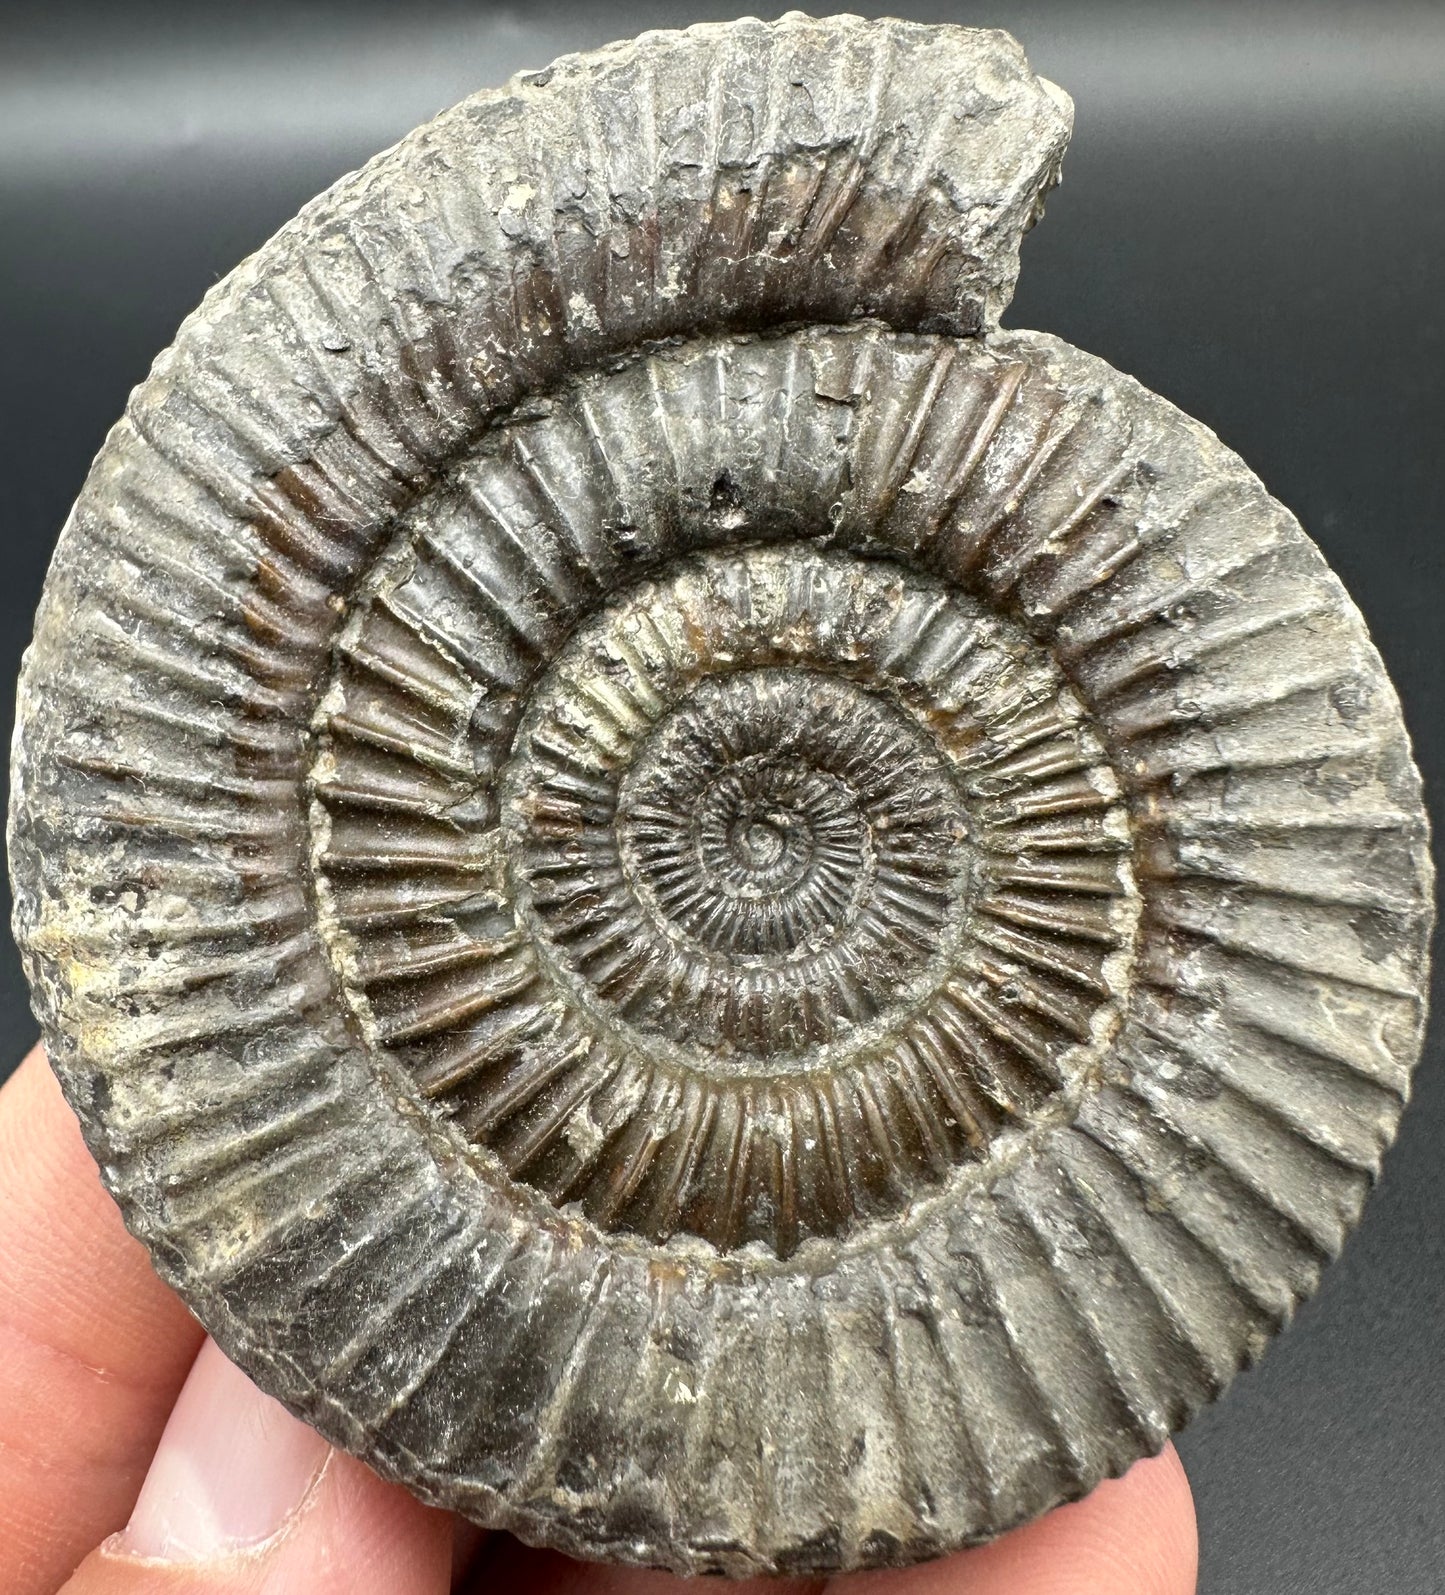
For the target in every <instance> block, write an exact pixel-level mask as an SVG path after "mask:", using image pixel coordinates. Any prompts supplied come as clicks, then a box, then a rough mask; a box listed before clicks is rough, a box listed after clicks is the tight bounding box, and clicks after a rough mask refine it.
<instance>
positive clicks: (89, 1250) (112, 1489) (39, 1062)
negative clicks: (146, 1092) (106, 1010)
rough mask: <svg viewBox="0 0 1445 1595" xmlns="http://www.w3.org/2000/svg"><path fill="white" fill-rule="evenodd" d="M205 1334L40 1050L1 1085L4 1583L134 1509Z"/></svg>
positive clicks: (31, 1577)
mask: <svg viewBox="0 0 1445 1595" xmlns="http://www.w3.org/2000/svg"><path fill="white" fill-rule="evenodd" d="M200 1342H201V1331H200V1329H199V1328H198V1327H197V1325H196V1323H195V1321H194V1320H193V1319H192V1318H191V1316H190V1314H189V1313H187V1312H186V1310H185V1308H184V1307H183V1306H182V1305H181V1303H180V1302H179V1301H178V1300H177V1298H176V1297H175V1296H174V1295H173V1294H172V1293H171V1292H170V1291H169V1290H167V1289H166V1288H165V1286H164V1285H162V1284H161V1282H160V1280H159V1279H157V1278H156V1276H155V1273H154V1272H153V1270H152V1269H151V1266H150V1261H149V1259H148V1258H147V1256H146V1253H145V1249H144V1248H143V1247H142V1246H141V1245H140V1244H139V1242H137V1241H135V1240H133V1239H132V1238H131V1236H129V1235H128V1234H127V1233H126V1230H125V1226H124V1225H123V1224H122V1223H121V1218H120V1213H119V1212H118V1211H117V1209H116V1206H115V1203H114V1202H112V1201H111V1199H110V1197H109V1196H108V1195H107V1194H106V1192H105V1190H104V1188H103V1187H102V1185H101V1183H100V1176H99V1174H98V1172H97V1170H96V1167H95V1163H94V1161H93V1160H92V1159H91V1156H90V1153H89V1152H88V1151H86V1148H85V1143H84V1142H83V1141H82V1140H81V1137H80V1127H79V1126H78V1125H77V1123H76V1122H75V1115H74V1114H73V1113H72V1112H71V1111H70V1109H69V1107H68V1106H67V1105H66V1102H65V1099H64V1098H63V1097H62V1096H61V1094H60V1087H59V1086H58V1085H57V1084H56V1081H55V1077H54V1075H52V1074H51V1072H50V1069H49V1067H48V1065H47V1064H46V1061H45V1055H44V1053H42V1052H41V1050H40V1049H39V1047H37V1048H35V1050H34V1051H32V1052H31V1053H30V1055H29V1057H27V1058H26V1060H25V1062H24V1063H23V1064H21V1066H20V1068H19V1069H18V1070H17V1071H16V1073H15V1074H14V1075H13V1076H12V1077H11V1079H10V1080H9V1082H8V1083H7V1084H6V1085H5V1087H4V1089H3V1090H0V1589H4V1590H5V1591H7V1595H42V1592H44V1595H50V1592H52V1591H54V1590H55V1589H56V1588H57V1587H58V1586H59V1585H60V1583H61V1582H62V1581H63V1580H64V1579H65V1577H66V1576H67V1575H68V1574H69V1573H70V1571H71V1570H72V1568H74V1567H75V1565H76V1563H77V1562H79V1560H80V1559H81V1557H82V1556H84V1555H85V1553H86V1552H87V1551H88V1550H90V1548H91V1547H92V1546H93V1545H95V1544H96V1542H97V1541H98V1540H100V1539H101V1538H103V1537H104V1536H105V1535H106V1534H109V1533H111V1532H112V1531H113V1530H115V1529H118V1528H119V1527H120V1526H121V1525H122V1524H123V1523H124V1522H125V1520H126V1518H127V1517H128V1516H129V1514H130V1509H131V1505H132V1503H133V1502H134V1500H135V1496H136V1491H137V1490H138V1489H139V1488H140V1482H141V1480H142V1478H144V1476H145V1470H146V1464H147V1463H148V1462H149V1461H150V1457H151V1453H152V1451H154V1449H155V1446H156V1442H157V1440H159V1438H160V1435H161V1430H162V1428H163V1427H164V1425H165V1421H166V1415H167V1413H169V1411H170V1410H171V1406H172V1404H173V1403H174V1401H175V1398H176V1392H177V1391H178V1390H179V1389H180V1387H181V1384H182V1382H183V1381H184V1379H185V1377H186V1371H187V1369H188V1368H189V1367H190V1364H191V1361H192V1359H193V1358H194V1357H195V1354H196V1348H197V1347H198V1346H199V1345H200Z"/></svg>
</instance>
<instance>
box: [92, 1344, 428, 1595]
mask: <svg viewBox="0 0 1445 1595" xmlns="http://www.w3.org/2000/svg"><path fill="white" fill-rule="evenodd" d="M454 1526H455V1520H454V1519H453V1518H452V1517H451V1516H450V1514H448V1513H446V1512H438V1511H434V1510H433V1509H432V1508H430V1507H425V1506H423V1505H422V1504H421V1503H420V1502H419V1501H417V1500H415V1499H413V1498H412V1497H411V1496H410V1495H408V1494H407V1493H406V1491H405V1490H403V1489H401V1488H400V1487H399V1486H398V1485H394V1484H386V1483H384V1482H383V1481H382V1480H381V1479H379V1478H377V1476H376V1475H375V1474H374V1473H372V1472H371V1471H370V1470H369V1469H367V1468H365V1467H363V1466H362V1464H361V1463H360V1462H357V1461H356V1460H355V1459H354V1458H352V1457H348V1456H346V1455H344V1454H343V1453H341V1452H339V1451H333V1450H332V1449H331V1448H330V1447H329V1446H328V1445H327V1444H326V1442H325V1441H324V1440H323V1439H322V1438H321V1436H320V1435H318V1434H316V1433H315V1432H314V1431H313V1430H311V1429H309V1428H308V1427H307V1426H306V1425H305V1424H304V1423H302V1422H301V1421H300V1420H299V1419H297V1418H293V1417H292V1416H291V1415H290V1413H288V1412H287V1411H286V1410H285V1408H284V1407H282V1406H281V1405H280V1404H279V1403H278V1402H275V1401H273V1400H272V1399H271V1398H270V1397H269V1396H264V1395H262V1394H261V1392H260V1391H259V1390H257V1388H256V1387H255V1385H253V1384H252V1383H251V1381H250V1380H249V1379H247V1378H246V1376H245V1375H244V1374H243V1373H241V1372H240V1371H239V1370H238V1369H237V1368H235V1367H233V1366H232V1365H231V1364H230V1363H229V1362H227V1361H226V1359H225V1357H223V1356H222V1355H221V1353H220V1351H219V1350H218V1349H217V1348H216V1346H215V1344H214V1343H213V1342H211V1341H207V1342H206V1344H205V1346H204V1347H203V1348H202V1350H201V1354H200V1356H199V1357H197V1359H196V1365H195V1368H194V1369H193V1370H192V1372H191V1375H190V1377H189V1378H188V1379H187V1380H186V1385H185V1389H184V1390H182V1392H181V1395H180V1399H179V1400H178V1401H177V1402H176V1408H175V1411H174V1413H173V1414H172V1415H171V1419H170V1422H169V1423H167V1425H166V1430H165V1434H164V1436H163V1438H162V1440H161V1443H160V1446H159V1448H158V1449H157V1451H156V1455H155V1460H154V1462H153V1463H152V1464H151V1468H150V1472H149V1473H148V1474H147V1475H146V1480H145V1485H144V1487H143V1488H142V1490H141V1492H140V1497H139V1499H138V1500H137V1501H136V1506H135V1512H134V1513H133V1514H132V1517H131V1520H130V1522H129V1524H128V1525H127V1526H126V1528H125V1530H124V1531H123V1532H122V1533H120V1534H118V1535H115V1536H113V1537H112V1538H111V1539H109V1540H107V1541H106V1542H105V1543H104V1544H103V1545H101V1546H100V1547H99V1548H98V1549H97V1550H96V1551H94V1552H93V1553H92V1554H91V1555H90V1556H88V1557H87V1558H86V1559H85V1561H84V1562H83V1563H82V1564H81V1566H80V1567H79V1568H78V1569H77V1571H76V1573H75V1576H74V1577H73V1578H72V1579H71V1580H70V1582H69V1583H68V1584H66V1585H65V1588H64V1591H63V1592H62V1595H447V1591H448V1590H449V1589H450V1587H451V1573H452V1550H453V1537H454Z"/></svg>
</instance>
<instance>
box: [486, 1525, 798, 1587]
mask: <svg viewBox="0 0 1445 1595" xmlns="http://www.w3.org/2000/svg"><path fill="white" fill-rule="evenodd" d="M827 1582H828V1581H827V1580H826V1579H823V1578H758V1579H752V1578H750V1579H744V1580H742V1581H741V1582H739V1583H736V1584H734V1583H731V1582H729V1583H726V1584H724V1583H722V1582H720V1581H718V1580H714V1579H695V1578H674V1577H673V1576H672V1575H671V1574H670V1573H654V1572H640V1571H638V1570H637V1569H636V1568H630V1567H603V1566H599V1565H598V1564H596V1563H594V1562H575V1561H573V1560H572V1558H571V1557H568V1556H559V1555H558V1554H557V1553H556V1552H555V1551H536V1550H533V1549H532V1548H531V1547H530V1546H526V1545H523V1544H521V1543H520V1542H519V1541H517V1540H514V1539H513V1538H512V1537H511V1535H509V1534H498V1535H496V1536H494V1537H493V1538H492V1539H491V1540H490V1541H489V1542H488V1546H487V1555H486V1556H484V1557H483V1559H482V1561H481V1562H480V1564H479V1565H478V1568H477V1570H476V1572H475V1573H474V1574H473V1575H472V1580H471V1582H470V1583H468V1584H467V1585H466V1586H465V1588H466V1590H467V1592H468V1595H514V1592H516V1591H522V1590H525V1591H526V1595H699V1592H700V1591H701V1590H703V1589H708V1588H712V1587H715V1588H716V1589H717V1591H718V1595H820V1592H821V1591H822V1590H824V1589H825V1588H826V1587H827Z"/></svg>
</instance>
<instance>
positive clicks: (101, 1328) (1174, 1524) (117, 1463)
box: [0, 1047, 1196, 1595]
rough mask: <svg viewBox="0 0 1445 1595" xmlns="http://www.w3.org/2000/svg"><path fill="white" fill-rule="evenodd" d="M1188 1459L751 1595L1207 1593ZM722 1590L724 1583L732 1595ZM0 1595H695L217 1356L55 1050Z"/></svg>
mask: <svg viewBox="0 0 1445 1595" xmlns="http://www.w3.org/2000/svg"><path fill="white" fill-rule="evenodd" d="M1195 1568H1196V1539H1195V1529H1194V1511H1193V1505H1192V1502H1191V1499H1190V1494H1189V1485H1188V1483H1187V1481H1186V1480H1185V1477H1184V1471H1183V1469H1182V1467H1181V1466H1180V1463H1179V1459H1178V1457H1177V1456H1176V1455H1175V1454H1174V1451H1173V1450H1172V1448H1171V1449H1166V1450H1165V1452H1164V1454H1163V1455H1162V1456H1159V1457H1156V1458H1154V1459H1153V1460H1151V1461H1147V1462H1140V1463H1138V1464H1137V1465H1136V1466H1135V1467H1133V1468H1132V1469H1130V1471H1129V1472H1128V1473H1127V1474H1126V1475H1125V1476H1124V1478H1122V1479H1118V1480H1113V1481H1111V1482H1109V1483H1106V1484H1103V1485H1101V1486H1100V1487H1099V1488H1098V1489H1097V1490H1095V1491H1094V1493H1093V1494H1092V1495H1090V1496H1089V1497H1088V1498H1087V1499H1086V1500H1084V1501H1080V1502H1078V1503H1077V1504H1076V1505H1073V1506H1066V1507H1061V1508H1059V1509H1058V1510H1057V1511H1055V1512H1051V1513H1049V1514H1048V1516H1046V1517H1044V1518H1041V1519H1040V1520H1039V1521H1038V1522H1036V1523H1032V1524H1030V1525H1029V1526H1028V1527H1027V1528H1023V1529H1018V1530H1016V1531H1015V1532H1014V1533H1012V1534H1007V1535H1005V1536H1004V1537H1003V1538H1002V1539H1000V1540H997V1541H995V1542H994V1543H993V1544H992V1545H988V1546H984V1547H983V1548H982V1549H980V1550H976V1551H965V1552H963V1553H962V1554H961V1555H958V1556H954V1557H950V1558H947V1559H945V1560H943V1561H939V1562H933V1563H927V1564H925V1565H923V1566H920V1567H916V1568H911V1569H909V1570H907V1571H905V1572H898V1573H858V1574H852V1575H849V1576H847V1577H842V1578H835V1579H779V1580H767V1581H759V1582H749V1583H746V1584H737V1585H733V1586H731V1591H732V1592H734V1595H745V1592H753V1595H762V1592H766V1595H804V1592H807V1595H813V1592H815V1591H821V1590H824V1589H827V1590H828V1591H830V1592H832V1595H1191V1592H1192V1591H1193V1590H1194V1587H1195ZM717 1587H718V1588H719V1589H722V1588H723V1586H720V1585H719V1586H717ZM0 1589H3V1590H5V1591H6V1592H7V1595H55V1592H57V1591H63V1592H64V1595H447V1592H448V1591H450V1590H458V1591H474V1592H482V1591H493V1590H495V1591H497V1592H499V1595H679V1592H682V1591H689V1592H691V1591H696V1590H698V1589H699V1586H698V1585H697V1584H695V1583H693V1584H685V1583H684V1582H683V1581H681V1580H678V1579H674V1578H671V1577H669V1576H668V1575H666V1574H661V1573H647V1572H638V1571H635V1570H631V1569H626V1568H618V1567H594V1566H588V1565H584V1564H583V1563H580V1562H572V1561H569V1560H568V1559H567V1558H565V1557H562V1556H557V1555H554V1554H552V1553H550V1552H543V1551H534V1550H530V1549H528V1548H526V1547H524V1546H521V1545H519V1544H517V1543H516V1542H515V1541H514V1540H512V1539H510V1538H509V1537H508V1536H505V1535H498V1536H496V1537H494V1538H493V1539H491V1540H486V1539H485V1537H484V1536H483V1535H482V1533H481V1531H479V1530H477V1529H475V1528H473V1527H472V1526H471V1525H469V1524H465V1523H462V1522H461V1521H460V1520H459V1519H457V1518H454V1517H452V1516H451V1515H450V1514H448V1513H445V1512H439V1511H435V1510H433V1509H431V1508H428V1507H424V1506H422V1505H421V1504H420V1503H419V1502H417V1501H415V1500H414V1499H413V1498H412V1497H411V1496H409V1495H408V1494H407V1493H406V1492H405V1491H404V1490H402V1489H400V1488H399V1487H397V1486H396V1485H391V1484H386V1483H383V1482H382V1481H381V1480H380V1479H379V1478H377V1477H376V1475H375V1474H373V1473H371V1472H370V1471H369V1470H368V1469H367V1468H366V1467H364V1466H363V1465H362V1464H361V1463H360V1462H357V1461H356V1460H355V1459H354V1458H352V1457H349V1456H345V1455H343V1454H342V1453H340V1452H337V1451H333V1450H332V1449H331V1448H330V1447H329V1446H328V1445H327V1444H326V1442H325V1441H324V1440H322V1439H321V1437H320V1436H319V1435H317V1434H315V1433H314V1432H313V1431H312V1430H310V1429H309V1428H307V1427H306V1426H305V1425H304V1424H302V1423H300V1422H299V1421H298V1420H297V1419H295V1418H293V1417H291V1416H290V1415H289V1414H288V1413H287V1412H285V1411H284V1410H283V1409H282V1408H281V1407H280V1406H279V1405H277V1403H276V1402H274V1401H272V1400H271V1399H270V1398H269V1397H266V1396H263V1395H262V1394H261V1393H260V1392H259V1391H258V1390H257V1389H256V1388H255V1386H254V1385H252V1384H251V1382H250V1381H249V1380H248V1379H247V1378H246V1377H245V1376H244V1375H243V1374H242V1373H240V1372H239V1371H238V1370H237V1369H235V1368H234V1367H232V1366H231V1364H230V1363H228V1362H227V1361H226V1359H225V1358H224V1357H223V1356H222V1355H221V1353H220V1352H219V1351H218V1350H217V1348H216V1347H215V1345H214V1344H213V1343H211V1342H210V1341H206V1340H204V1337H203V1335H202V1332H201V1330H200V1328H199V1327H198V1326H197V1324H196V1323H195V1321H194V1320H193V1319H192V1318H191V1317H190V1315H189V1314H188V1313H187V1312H186V1310H185V1308H184V1307H183V1306H182V1305H181V1303H180V1301H179V1300H178V1299H177V1298H176V1297H175V1296H174V1295H173V1294H172V1293H171V1292H170V1291H169V1290H168V1289H167V1288H166V1287H165V1286H164V1285H162V1284H161V1282H160V1281H159V1280H158V1279H157V1278H156V1276H155V1274H154V1273H153V1272H152V1270H151V1267H150V1263H149V1260H148V1259H147V1257H146V1254H145V1251H144V1249H143V1248H142V1247H141V1246H140V1244H139V1243H138V1242H137V1241H135V1240H133V1239H132V1238H131V1237H130V1236H129V1235H128V1234H127V1233H126V1231H125V1228H124V1226H123V1225H122V1223H121V1220H120V1214H119V1213H118V1212H117V1210H116V1207H115V1204H114V1203H113V1202H112V1201H111V1199H110V1197H109V1196H108V1195H107V1194H106V1193H105V1191H104V1189H103V1188H102V1186H101V1184H100V1180H99V1177H98V1175H97V1173H96V1168H95V1165H94V1163H93V1162H92V1161H91V1158H90V1154H89V1153H88V1152H87V1151H86V1149H85V1145H84V1143H83V1142H82V1140H81V1137H80V1130H79V1127H78V1126H77V1124H76V1122H75V1118H74V1115H73V1114H72V1113H71V1112H70V1109H69V1108H68V1107H67V1106H66V1103H65V1101H64V1098H63V1097H62V1096H61V1094H60V1089H59V1087H58V1085H57V1084H56V1082H55V1079H54V1076H53V1075H52V1074H51V1072H50V1070H49V1068H48V1066H47V1065H46V1061H45V1057H44V1054H43V1053H42V1052H41V1051H40V1049H39V1048H38V1047H37V1048H36V1049H35V1050H34V1051H33V1052H31V1054H30V1055H29V1057H27V1058H26V1060H25V1062H24V1063H23V1064H22V1065H21V1067H20V1069H19V1070H18V1071H17V1072H16V1074H15V1075H14V1077H13V1078H12V1079H11V1080H10V1081H9V1083H8V1084H7V1085H6V1086H5V1088H4V1090H3V1091H0Z"/></svg>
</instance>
